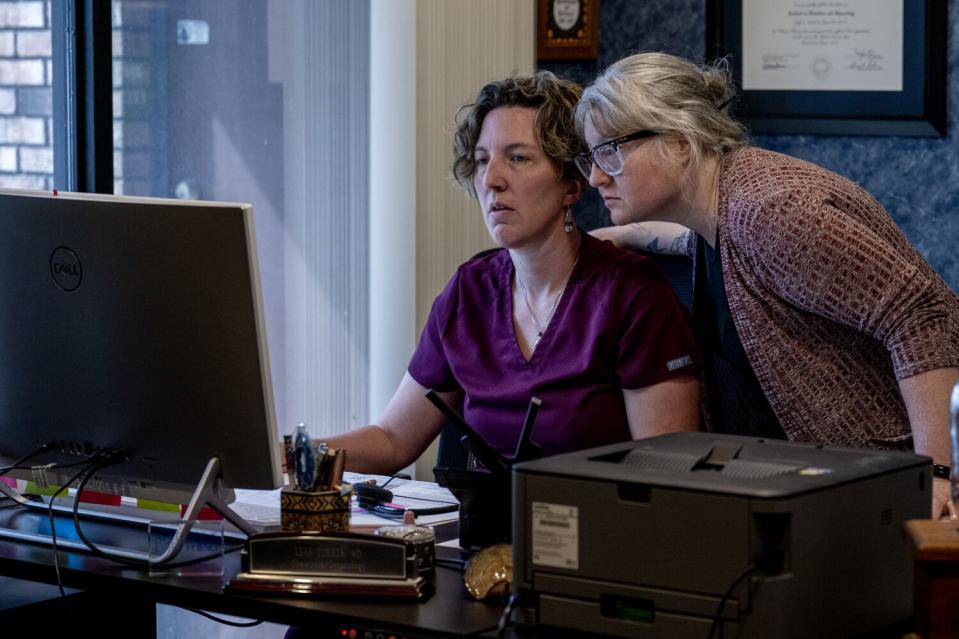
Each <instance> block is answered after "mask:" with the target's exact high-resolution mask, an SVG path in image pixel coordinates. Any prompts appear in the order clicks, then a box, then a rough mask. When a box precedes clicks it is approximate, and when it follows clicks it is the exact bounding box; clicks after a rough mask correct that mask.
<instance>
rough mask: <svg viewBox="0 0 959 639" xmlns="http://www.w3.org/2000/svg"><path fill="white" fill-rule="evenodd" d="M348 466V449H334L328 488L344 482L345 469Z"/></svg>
mask: <svg viewBox="0 0 959 639" xmlns="http://www.w3.org/2000/svg"><path fill="white" fill-rule="evenodd" d="M345 467H346V449H345V448H334V449H333V470H332V472H331V473H330V485H329V486H328V487H327V490H333V489H335V488H336V487H337V486H339V485H341V484H342V483H343V469H344V468H345Z"/></svg>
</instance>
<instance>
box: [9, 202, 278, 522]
mask: <svg viewBox="0 0 959 639" xmlns="http://www.w3.org/2000/svg"><path fill="white" fill-rule="evenodd" d="M274 415H275V413H274V406H273V395H272V386H271V379H270V369H269V357H268V353H267V341H266V329H265V325H264V319H263V309H262V303H261V295H260V283H259V275H258V269H257V259H256V242H255V239H254V229H253V211H252V208H251V206H250V205H248V204H232V203H222V202H196V201H182V200H165V199H154V198H130V197H121V196H102V195H92V194H77V193H59V194H57V193H55V192H54V193H46V192H23V191H0V459H3V460H6V461H7V462H9V461H10V460H13V459H18V458H20V457H21V456H23V455H26V454H28V453H29V452H31V450H34V449H35V448H36V447H37V446H38V444H41V443H45V442H55V444H56V449H57V450H56V452H54V453H48V454H44V455H43V456H42V457H38V458H37V459H36V462H31V463H38V464H39V463H46V462H58V463H60V464H70V463H73V464H74V465H76V464H77V463H79V462H82V461H83V460H84V459H89V458H90V457H91V456H92V455H95V454H96V451H98V450H100V451H102V450H106V449H122V450H123V451H124V452H125V453H126V455H127V456H128V460H127V461H126V462H124V463H121V464H119V465H116V466H111V467H110V468H106V469H104V470H102V471H100V473H99V474H98V476H97V477H96V478H95V479H94V481H92V482H90V483H89V484H88V488H90V489H91V490H100V491H105V492H111V493H115V494H122V495H130V496H134V497H141V498H149V499H156V500H160V501H172V502H179V503H185V499H186V498H188V497H189V495H190V493H192V492H193V490H194V488H195V487H196V485H197V482H198V481H199V479H200V476H201V474H203V472H204V469H205V467H206V466H207V463H208V462H209V460H210V459H211V457H218V458H219V462H220V470H221V480H222V481H221V483H220V487H221V488H225V489H229V488H241V487H242V488H255V489H272V488H276V487H278V486H279V485H280V481H281V477H280V468H279V463H278V459H277V454H276V439H277V437H276V423H275V417H274ZM0 463H2V462H0ZM4 465H5V464H4ZM75 468H76V466H74V467H73V468H70V469H69V470H70V471H72V470H75ZM17 474H18V476H19V477H21V478H28V479H29V478H31V477H32V472H31V471H18V473H17ZM70 474H71V473H69V472H68V471H67V470H63V471H60V472H59V473H58V474H55V476H54V477H53V478H50V479H51V483H56V482H57V481H61V482H62V481H65V478H66V477H69V476H70ZM222 492H223V493H227V494H228V493H229V492H230V491H229V490H224V491H222Z"/></svg>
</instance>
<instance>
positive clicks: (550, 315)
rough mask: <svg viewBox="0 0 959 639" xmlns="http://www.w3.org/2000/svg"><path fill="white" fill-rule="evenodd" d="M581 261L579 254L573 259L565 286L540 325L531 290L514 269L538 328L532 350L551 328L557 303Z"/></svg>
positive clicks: (530, 315)
mask: <svg viewBox="0 0 959 639" xmlns="http://www.w3.org/2000/svg"><path fill="white" fill-rule="evenodd" d="M577 262H579V256H578V255H577V256H576V259H575V260H573V265H572V266H570V267H569V272H568V273H566V279H565V280H563V286H562V288H560V289H559V292H558V293H556V296H555V297H554V298H553V303H552V304H550V305H549V311H547V313H546V321H544V322H543V324H542V325H540V323H539V320H537V319H536V313H534V312H533V306H532V304H530V303H529V292H528V291H527V290H526V285H525V284H523V280H522V279H520V276H519V271H517V270H515V269H514V270H513V274H514V275H515V276H516V281H517V282H518V283H519V287H520V288H521V289H522V290H523V301H524V302H526V310H527V311H529V318H530V319H531V320H533V327H534V328H535V329H536V339H535V340H534V341H533V346H532V348H531V349H530V351H535V350H536V347H537V346H539V342H540V340H541V339H543V333H545V332H546V329H547V328H549V323H550V321H551V320H552V319H553V313H555V312H556V305H557V304H559V300H560V298H561V297H563V293H564V292H565V291H566V285H567V284H569V278H570V276H572V274H573V269H574V268H576V263H577Z"/></svg>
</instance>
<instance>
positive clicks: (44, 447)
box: [0, 442, 55, 477]
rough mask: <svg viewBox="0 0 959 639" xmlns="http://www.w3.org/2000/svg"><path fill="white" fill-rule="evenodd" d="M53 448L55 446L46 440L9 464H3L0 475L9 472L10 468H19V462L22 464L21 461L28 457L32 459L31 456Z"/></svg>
mask: <svg viewBox="0 0 959 639" xmlns="http://www.w3.org/2000/svg"><path fill="white" fill-rule="evenodd" d="M54 448H55V446H54V445H53V444H52V443H49V442H48V443H45V444H40V445H39V446H37V447H36V448H34V449H33V450H32V451H31V452H29V453H27V454H26V455H24V456H23V457H21V458H20V459H18V460H17V461H15V462H13V463H12V464H10V465H9V466H4V467H2V468H0V477H2V476H3V475H6V474H7V473H9V472H10V471H11V470H15V469H17V468H21V466H20V464H22V463H23V462H25V461H27V460H28V459H33V458H34V457H36V456H37V455H40V454H42V453H46V452H49V451H51V450H54Z"/></svg>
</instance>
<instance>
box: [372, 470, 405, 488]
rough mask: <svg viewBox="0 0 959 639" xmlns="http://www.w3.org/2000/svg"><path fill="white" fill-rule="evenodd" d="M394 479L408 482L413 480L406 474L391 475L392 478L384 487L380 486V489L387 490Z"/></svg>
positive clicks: (384, 483)
mask: <svg viewBox="0 0 959 639" xmlns="http://www.w3.org/2000/svg"><path fill="white" fill-rule="evenodd" d="M394 479H405V480H406V481H410V480H411V479H413V478H412V477H410V476H409V475H407V474H406V473H395V474H393V475H390V478H389V479H387V480H386V481H385V482H383V485H382V486H380V488H386V485H387V484H389V483H390V482H391V481H393V480H394Z"/></svg>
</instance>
